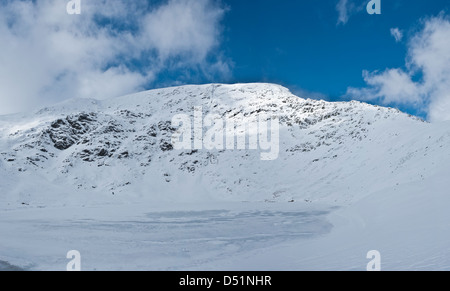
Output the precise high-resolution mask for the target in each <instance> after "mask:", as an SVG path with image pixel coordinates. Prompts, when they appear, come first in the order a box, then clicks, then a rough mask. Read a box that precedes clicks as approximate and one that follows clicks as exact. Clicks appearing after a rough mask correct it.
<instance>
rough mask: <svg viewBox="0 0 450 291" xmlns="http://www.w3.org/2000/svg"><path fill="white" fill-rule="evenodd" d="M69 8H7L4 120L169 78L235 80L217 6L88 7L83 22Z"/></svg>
mask: <svg viewBox="0 0 450 291" xmlns="http://www.w3.org/2000/svg"><path fill="white" fill-rule="evenodd" d="M67 2H68V1H62V0H40V1H32V0H23V1H13V0H6V1H1V2H0V102H1V105H2V106H1V107H0V114H5V113H12V112H16V111H21V110H27V109H31V108H35V107H37V106H41V105H45V104H48V103H52V102H56V101H60V100H63V99H67V98H73V97H92V98H106V97H113V96H119V95H123V94H126V93H131V92H134V91H138V90H142V89H143V88H144V87H145V86H148V85H149V84H151V83H152V82H153V81H154V80H155V79H156V78H157V76H158V74H160V73H162V72H165V71H170V70H178V71H179V72H181V75H180V78H183V77H184V75H183V74H184V72H185V71H189V72H190V74H192V71H194V72H197V74H198V75H202V76H204V77H206V78H208V77H210V76H217V75H218V76H221V77H223V76H226V75H227V74H230V67H229V62H228V61H227V60H226V59H225V58H222V57H221V53H220V51H219V50H218V47H219V44H220V37H221V35H220V22H221V19H222V17H223V15H224V13H225V11H224V9H223V8H222V7H221V6H220V5H219V4H217V3H216V2H214V0H168V1H166V2H163V3H162V4H159V6H156V7H150V6H149V4H148V1H146V0H137V1H126V0H96V1H81V3H82V14H81V15H68V14H67V13H66V4H67ZM111 23H114V25H112V24H111ZM132 61H133V62H132ZM136 62H138V63H140V64H141V67H139V68H136V67H133V66H132V65H131V64H132V63H136ZM178 71H177V73H178ZM186 78H187V77H186ZM173 82H174V83H176V82H178V80H173Z"/></svg>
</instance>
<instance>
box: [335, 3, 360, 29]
mask: <svg viewBox="0 0 450 291" xmlns="http://www.w3.org/2000/svg"><path fill="white" fill-rule="evenodd" d="M366 5H367V2H364V1H363V0H339V1H338V3H337V4H336V11H337V12H338V21H337V24H338V25H339V24H343V25H345V24H346V23H347V22H348V20H349V19H350V17H351V16H352V15H353V14H355V13H358V12H361V11H362V10H363V9H364V8H365V7H366Z"/></svg>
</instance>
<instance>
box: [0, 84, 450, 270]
mask: <svg viewBox="0 0 450 291" xmlns="http://www.w3.org/2000/svg"><path fill="white" fill-rule="evenodd" d="M200 107H201V112H199V108H200ZM181 114H184V115H183V116H184V117H187V119H190V121H191V122H192V123H193V126H194V127H195V126H196V125H198V122H197V123H196V121H195V120H196V117H198V115H199V114H200V115H201V116H202V117H205V120H204V121H205V122H204V123H205V124H203V125H206V123H207V122H206V116H208V115H210V116H212V115H211V114H214V115H215V117H216V118H218V119H219V120H225V121H226V123H227V124H228V121H232V122H231V123H234V124H235V125H236V127H234V126H233V127H232V129H234V130H237V129H238V125H240V124H245V123H246V122H249V121H250V120H255V119H256V118H257V117H261V116H264V117H263V120H264V119H271V121H272V122H274V121H276V120H279V139H277V140H279V148H278V149H277V158H276V159H272V160H263V159H262V158H261V157H262V155H261V153H262V152H264V149H266V148H264V149H260V150H253V149H251V147H250V145H251V142H250V138H249V139H248V140H246V147H245V148H246V149H245V150H244V149H241V150H237V149H234V150H229V149H219V150H206V149H205V148H203V149H198V148H197V149H196V148H191V149H184V150H178V149H176V146H175V145H174V144H173V140H172V138H173V137H174V136H177V134H179V133H180V128H181V127H180V124H176V123H174V124H172V121H173V120H174V117H176V116H180V115H181ZM271 124H275V123H271ZM449 125H450V123H436V124H432V123H428V122H424V121H422V120H420V119H418V118H415V117H413V116H408V115H407V114H404V113H402V112H399V111H398V110H395V109H390V108H384V107H378V106H372V105H368V104H365V103H360V102H337V103H336V102H333V103H332V102H325V101H318V100H306V99H302V98H300V97H297V96H294V95H293V94H292V93H291V92H289V90H287V89H286V88H283V87H281V86H277V85H271V84H237V85H216V84H213V85H203V86H183V87H176V88H167V89H159V90H152V91H147V92H142V93H138V94H133V95H129V96H124V97H120V98H114V99H108V100H104V101H98V100H87V99H76V100H70V101H67V102H65V103H62V104H58V105H55V106H53V107H48V108H44V109H42V110H40V111H38V112H36V113H33V114H18V115H12V116H1V117H0V177H1V178H0V179H1V180H0V212H1V218H0V270H2V269H18V268H22V269H32V270H64V269H65V267H66V264H67V262H68V261H67V258H66V253H67V252H68V251H69V250H78V251H80V253H81V256H82V268H83V270H199V269H200V270H324V269H325V270H365V269H366V264H367V263H368V260H367V258H366V254H367V252H368V251H370V250H378V251H379V252H380V253H381V255H382V268H383V270H450V235H448V234H449V233H450V225H449V224H448V221H449V219H450V215H449V214H448V208H449V207H450V195H448V189H449V188H450V179H448V175H449V173H450V126H449ZM200 128H201V129H202V130H203V131H202V132H201V133H202V134H205V132H209V133H213V134H215V136H216V137H217V136H220V133H224V132H225V133H226V134H225V135H226V140H228V137H229V136H228V134H229V132H228V128H226V130H225V128H221V127H213V129H211V128H208V127H205V126H203V127H200ZM271 128H272V127H271ZM237 131H238V130H237ZM194 132H195V130H194ZM249 132H251V129H249ZM259 133H261V132H259ZM259 137H260V138H261V136H259ZM271 142H272V140H271ZM257 148H258V147H257ZM260 148H262V147H260Z"/></svg>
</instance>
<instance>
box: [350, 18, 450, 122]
mask: <svg viewBox="0 0 450 291" xmlns="http://www.w3.org/2000/svg"><path fill="white" fill-rule="evenodd" d="M363 77H364V80H365V82H366V83H367V85H368V86H367V87H366V88H348V90H347V94H346V97H347V98H351V99H359V100H365V101H376V102H380V103H381V104H384V105H406V106H410V107H412V108H415V109H416V110H417V111H418V112H423V113H425V114H426V115H427V116H428V119H429V120H430V121H432V122H435V121H445V120H450V21H449V18H448V17H446V16H445V15H440V16H438V17H433V18H428V19H426V20H424V21H423V26H422V28H421V30H420V31H418V32H416V34H415V35H413V36H412V37H411V38H410V40H409V41H408V56H407V58H406V62H405V69H402V68H394V69H386V70H385V71H382V72H378V71H377V72H367V71H364V72H363Z"/></svg>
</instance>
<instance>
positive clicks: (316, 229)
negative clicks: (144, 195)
mask: <svg viewBox="0 0 450 291" xmlns="http://www.w3.org/2000/svg"><path fill="white" fill-rule="evenodd" d="M148 208H151V206H147V207H142V206H140V207H139V206H136V205H134V206H121V207H102V208H97V209H78V210H74V211H72V210H70V209H61V210H57V209H55V210H48V209H35V210H30V211H28V213H27V215H26V218H24V211H17V212H16V211H10V212H7V213H6V215H5V216H6V217H5V218H2V221H1V222H0V237H1V239H0V256H1V255H7V256H8V257H15V256H17V257H18V259H22V260H26V261H27V262H28V264H30V265H33V266H34V267H33V268H32V269H33V270H64V269H65V267H66V264H67V263H68V260H67V259H66V258H65V255H66V253H67V252H68V251H69V250H72V249H74V250H78V251H79V252H80V253H81V259H82V260H81V261H82V269H83V270H193V269H198V268H202V266H204V265H209V264H214V262H215V261H217V260H223V259H224V258H231V257H239V256H240V254H245V253H248V252H250V251H255V250H258V249H260V250H261V252H263V250H264V249H265V248H267V247H271V246H273V245H277V244H280V243H286V242H289V241H292V240H302V239H311V238H313V237H317V236H319V235H324V234H326V233H328V232H329V231H330V230H331V229H332V226H331V224H330V223H329V222H328V221H327V220H326V215H327V214H328V213H329V210H324V211H319V210H315V209H313V208H311V207H306V206H304V207H301V208H300V207H298V206H297V207H294V206H292V207H290V208H288V207H285V209H280V207H278V206H277V205H275V204H273V205H261V207H260V208H259V209H258V208H256V207H254V206H245V207H243V206H242V205H241V204H235V205H228V206H227V207H226V208H218V209H212V210H209V209H191V210H189V209H187V210H179V209H180V208H179V209H176V210H168V211H158V210H157V209H155V210H154V211H152V212H148ZM6 233H7V234H8V235H7V236H5V235H4V234H6ZM261 267H263V268H267V269H269V268H270V265H269V262H266V264H265V265H264V266H261Z"/></svg>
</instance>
